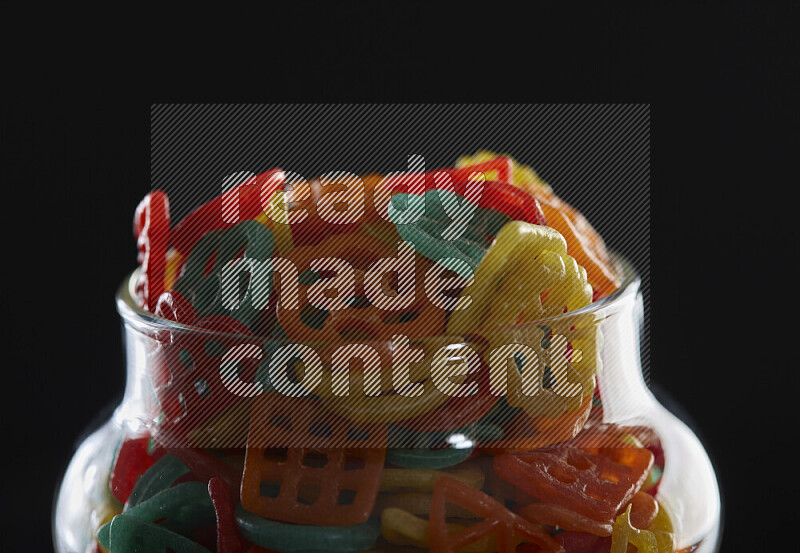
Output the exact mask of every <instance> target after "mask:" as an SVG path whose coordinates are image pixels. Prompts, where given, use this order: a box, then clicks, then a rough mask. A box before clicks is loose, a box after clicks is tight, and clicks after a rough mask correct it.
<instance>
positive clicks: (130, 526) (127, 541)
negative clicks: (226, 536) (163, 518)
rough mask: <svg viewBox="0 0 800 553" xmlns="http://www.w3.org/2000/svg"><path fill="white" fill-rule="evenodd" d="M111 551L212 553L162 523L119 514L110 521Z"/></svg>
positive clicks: (127, 552) (129, 552)
mask: <svg viewBox="0 0 800 553" xmlns="http://www.w3.org/2000/svg"><path fill="white" fill-rule="evenodd" d="M110 526H111V537H112V539H111V545H110V547H108V546H105V547H107V548H108V549H109V550H110V551H111V553H167V552H168V551H172V552H173V553H210V551H209V550H208V549H206V548H205V547H203V546H201V545H200V544H198V543H195V542H193V541H192V540H190V539H188V538H185V537H183V536H181V535H180V534H176V533H175V532H172V531H170V530H168V529H166V528H164V527H163V526H162V525H160V524H153V523H152V522H146V521H143V520H140V519H138V518H136V517H133V516H128V515H118V516H116V517H114V520H113V521H112V522H111V523H110Z"/></svg>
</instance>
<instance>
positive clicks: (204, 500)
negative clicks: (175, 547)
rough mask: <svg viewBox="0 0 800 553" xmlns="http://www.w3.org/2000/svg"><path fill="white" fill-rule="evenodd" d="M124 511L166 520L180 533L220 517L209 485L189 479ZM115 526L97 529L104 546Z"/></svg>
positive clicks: (106, 545) (168, 526)
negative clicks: (216, 514)
mask: <svg viewBox="0 0 800 553" xmlns="http://www.w3.org/2000/svg"><path fill="white" fill-rule="evenodd" d="M123 514H124V515H125V516H130V517H135V518H137V519H140V520H144V521H147V522H155V521H157V520H162V519H164V522H162V523H161V524H162V526H163V527H165V528H170V529H172V530H175V531H177V532H185V531H188V530H191V529H193V528H196V527H198V526H203V525H205V524H214V521H215V520H216V518H215V515H214V505H213V503H211V498H210V497H209V495H208V485H207V484H205V483H203V482H185V483H183V484H179V485H178V486H175V487H174V488H167V489H166V490H163V491H161V492H159V493H157V494H156V495H154V496H153V497H151V498H150V499H148V500H147V501H143V502H142V503H140V504H139V505H137V506H136V507H132V508H129V509H126V510H125V512H124V513H123ZM112 525H113V521H112V523H110V524H105V525H104V526H101V527H100V529H99V530H98V531H97V540H98V541H99V542H100V543H101V544H102V545H103V547H106V548H107V547H108V544H109V540H110V538H109V533H110V532H113V526H112ZM112 535H113V534H112ZM112 541H113V540H112Z"/></svg>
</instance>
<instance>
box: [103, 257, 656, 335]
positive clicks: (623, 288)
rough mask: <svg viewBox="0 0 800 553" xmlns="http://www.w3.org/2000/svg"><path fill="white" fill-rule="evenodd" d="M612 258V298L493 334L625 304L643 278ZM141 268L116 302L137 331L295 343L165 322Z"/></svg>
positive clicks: (622, 260) (627, 264)
mask: <svg viewBox="0 0 800 553" xmlns="http://www.w3.org/2000/svg"><path fill="white" fill-rule="evenodd" d="M611 257H612V259H613V261H614V264H615V266H616V268H617V269H618V271H617V274H618V276H619V277H620V279H621V281H620V285H619V287H618V288H617V289H616V290H615V291H614V292H612V293H611V294H609V295H608V296H606V297H604V298H602V299H600V300H598V301H596V302H593V303H591V304H589V305H587V306H586V307H582V308H581V309H576V310H575V311H568V312H566V313H561V314H559V315H554V316H552V317H547V318H543V319H538V320H536V321H531V322H526V323H522V324H515V325H511V326H507V327H499V328H496V329H494V328H493V329H491V332H501V331H504V330H505V331H508V330H524V329H526V328H534V327H539V326H542V325H543V324H548V325H549V324H557V323H558V322H559V321H563V320H567V319H570V318H573V317H576V316H579V315H589V314H593V315H596V314H598V313H599V312H601V311H603V310H606V309H610V308H611V307H612V306H615V305H618V304H620V303H622V302H623V300H624V299H625V298H628V297H630V296H635V295H636V294H637V293H638V291H639V288H640V286H641V277H640V276H639V274H638V273H637V272H636V270H635V268H634V267H633V264H631V263H630V261H628V260H627V259H626V258H625V257H623V256H621V255H619V254H616V253H613V252H612V253H611ZM140 270H141V269H140V268H136V269H135V270H133V271H132V272H131V273H130V274H129V275H128V276H127V277H126V278H125V279H124V280H123V281H122V283H121V284H120V286H119V288H118V289H117V293H116V302H117V312H118V313H119V314H120V316H121V317H122V319H123V321H124V322H125V323H126V324H129V325H131V326H133V327H134V328H136V329H138V330H141V331H147V332H152V333H154V332H164V331H167V332H184V333H200V334H214V335H219V336H225V337H230V338H235V337H241V338H242V339H244V338H246V339H247V340H254V339H256V340H270V341H273V342H279V343H292V342H293V340H290V339H287V338H276V337H273V336H257V335H253V334H247V335H243V334H237V333H225V332H219V331H215V330H209V329H206V328H201V327H196V326H191V325H187V324H183V323H179V322H176V321H171V320H169V319H164V318H162V317H159V316H157V315H155V314H154V313H151V312H150V311H147V310H145V309H143V308H142V307H140V306H139V305H138V304H137V303H136V301H135V299H134V298H135V293H134V290H135V285H136V280H137V277H138V275H139V272H140ZM481 332H486V331H479V332H478V334H480V333H481ZM442 336H443V333H439V334H433V335H428V336H414V337H412V338H413V339H414V340H425V339H433V338H440V337H442Z"/></svg>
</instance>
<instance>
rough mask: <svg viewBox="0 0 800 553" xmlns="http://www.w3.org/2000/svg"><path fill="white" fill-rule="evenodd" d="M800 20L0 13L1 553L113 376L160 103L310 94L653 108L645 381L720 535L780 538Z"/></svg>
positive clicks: (318, 9)
mask: <svg viewBox="0 0 800 553" xmlns="http://www.w3.org/2000/svg"><path fill="white" fill-rule="evenodd" d="M290 6H291V7H290ZM797 15H798V9H797V8H795V7H791V6H779V7H773V8H769V9H758V8H755V7H748V8H732V7H722V6H717V5H709V4H702V5H693V6H692V7H671V8H666V7H665V8H662V9H660V10H654V11H644V9H643V8H641V7H638V6H628V7H625V8H616V9H614V10H611V9H600V8H593V9H591V10H589V11H586V9H584V8H578V7H577V5H576V6H574V7H567V8H562V9H561V10H559V11H558V13H555V12H553V11H552V10H550V9H538V10H536V11H531V12H529V13H520V12H516V11H513V10H512V8H511V7H507V8H502V7H500V6H499V5H497V4H491V5H488V4H487V5H486V6H485V7H484V8H483V11H477V10H476V11H471V10H468V9H467V8H466V7H465V6H463V5H461V6H459V7H458V9H454V8H453V7H450V8H448V9H444V8H437V9H434V8H431V7H429V6H428V5H427V4H424V3H416V2H414V3H407V4H403V5H398V6H395V7H392V8H389V7H385V6H379V5H377V4H365V5H360V6H358V8H357V9H353V10H345V9H344V8H342V7H334V6H323V5H316V4H309V3H299V2H296V3H293V4H291V5H279V6H274V7H273V8H272V9H271V11H270V12H268V13H266V14H257V13H254V12H253V13H250V12H241V13H236V14H229V15H226V16H224V17H223V16H222V15H221V14H219V13H213V14H205V15H202V16H201V15H199V14H196V13H195V14H191V15H190V14H188V13H185V12H177V11H175V12H169V11H165V10H163V9H159V10H157V11H153V12H149V13H147V14H144V15H142V14H139V15H137V14H131V13H127V14H125V13H116V14H112V13H104V14H98V13H96V12H92V13H91V14H80V13H74V12H62V13H53V12H48V13H47V14H46V17H45V15H44V14H34V15H31V14H26V15H19V16H15V15H13V14H9V16H8V17H7V18H6V19H5V21H4V24H3V27H4V33H3V41H4V44H3V51H2V55H3V66H2V67H3V68H2V72H3V77H4V78H3V81H4V83H3V85H2V88H3V90H4V91H5V92H6V93H7V95H10V96H11V99H9V100H7V101H6V102H5V103H4V104H3V109H2V121H1V123H2V124H1V125H0V129H1V131H2V136H3V153H2V158H3V162H2V168H3V178H2V181H1V182H2V189H3V191H4V192H6V193H7V196H6V200H5V202H3V204H2V205H3V207H4V209H3V213H4V215H5V217H4V219H5V220H4V228H5V232H4V234H3V237H2V245H3V253H4V259H5V260H6V261H5V263H4V269H5V272H6V274H7V275H12V278H11V279H10V280H8V279H4V287H5V293H4V294H3V295H2V297H3V300H2V304H3V319H4V321H5V322H6V325H4V326H5V327H6V328H5V330H4V342H5V344H4V348H3V351H4V352H8V353H11V356H10V357H8V358H7V361H6V363H5V369H4V372H3V378H4V382H3V384H4V385H3V387H2V389H3V399H2V401H0V404H2V405H3V408H4V410H6V411H7V413H6V414H5V415H4V416H3V418H2V423H1V424H2V442H1V443H2V444H3V445H2V448H3V458H2V464H3V484H2V486H3V496H2V497H3V500H2V502H0V509H2V521H3V525H4V527H6V530H5V531H4V532H3V536H2V537H1V538H0V540H2V546H3V547H2V549H4V550H12V544H13V545H16V547H15V548H13V550H25V551H48V550H50V549H51V547H52V546H51V545H50V543H51V542H50V534H49V520H50V514H51V505H52V497H53V493H54V491H55V486H56V484H57V481H58V478H59V477H60V471H62V470H63V469H64V468H65V466H66V463H67V462H68V460H69V458H70V456H71V453H72V451H73V447H74V445H75V444H76V440H78V439H79V438H80V435H81V433H82V431H83V429H84V428H86V427H87V425H89V424H90V423H92V421H93V419H95V418H96V417H97V415H98V414H99V413H101V412H102V411H103V409H105V408H106V407H107V406H110V405H111V406H113V404H114V403H115V400H116V399H118V397H119V395H120V394H121V392H122V387H123V378H124V374H123V370H122V350H121V344H120V331H119V323H118V320H117V315H116V313H115V309H114V303H113V296H114V292H115V289H116V286H117V285H118V283H119V282H120V279H121V278H122V276H123V275H124V274H126V272H128V271H129V270H130V269H131V268H132V267H133V266H134V263H135V256H136V252H135V245H134V241H133V238H132V235H131V220H132V213H133V209H134V207H135V206H136V204H137V202H138V201H139V199H140V198H141V197H142V196H143V195H144V194H145V193H146V192H147V191H148V190H149V188H150V182H149V175H150V173H149V116H150V105H151V104H152V103H154V102H191V101H260V102H269V101H271V102H275V101H281V102H293V101H322V100H324V101H377V102H388V101H409V102H419V101H444V102H454V101H518V102H644V103H650V104H651V175H652V177H651V182H652V188H651V205H652V223H651V226H652V250H651V260H652V266H651V272H652V294H651V304H650V317H651V333H652V340H651V350H652V358H651V363H650V366H651V375H652V379H653V381H655V382H658V383H659V384H661V385H662V386H663V389H664V390H665V391H666V392H667V393H668V394H670V395H672V396H673V397H674V398H676V399H677V401H678V402H679V403H680V404H682V405H683V407H684V408H685V411H686V413H687V414H688V416H689V417H691V419H693V420H694V421H695V423H696V426H697V428H698V432H699V434H700V435H701V437H702V438H703V440H704V442H705V443H706V445H707V447H708V450H709V453H710V455H711V457H712V461H713V462H714V463H715V465H716V467H717V470H718V472H719V478H720V481H721V486H722V492H723V501H724V504H725V532H726V533H725V536H726V537H725V540H724V541H723V551H770V550H777V549H778V548H779V547H780V546H781V544H782V543H783V540H784V539H788V538H789V537H790V536H792V535H793V534H792V533H793V532H794V531H795V528H794V526H793V525H792V523H793V522H797V519H798V514H797V513H798V510H797V508H796V507H792V505H793V503H792V501H793V500H794V497H796V496H797V493H798V491H800V489H799V488H800V486H798V483H797V476H796V472H797V471H796V470H795V462H796V461H795V459H796V457H795V455H794V454H793V453H792V451H793V449H794V448H793V445H794V444H793V442H794V439H795V436H796V422H797V414H796V404H797V400H796V395H797V390H798V376H797V369H796V362H797V358H798V356H797V355H796V353H794V352H793V351H792V349H791V348H792V347H793V345H794V342H795V339H794V338H795V333H796V328H797V326H796V324H792V322H791V321H792V320H793V319H794V316H792V310H793V309H796V303H797V302H796V300H795V297H796V295H797V293H798V292H797V290H798V287H797V285H796V266H797V263H796V261H795V258H796V255H797V253H798V247H797V243H796V240H797V238H798V232H797V230H796V226H795V221H796V219H797V215H796V209H795V206H794V204H795V202H794V200H793V196H792V195H790V194H789V191H791V190H792V189H796V187H797V172H796V168H795V166H794V164H793V163H792V155H793V154H795V155H796V153H797V151H798V130H797V129H798V123H799V122H800V121H798V119H799V112H798V107H797V105H796V103H795V102H796V99H797V98H798V80H797V73H798V60H799V59H800V55H799V54H800V49H798V40H797V38H796V37H797V30H798V29H797ZM312 16H314V17H313V19H312ZM556 184H557V183H556ZM787 315H789V316H788V317H787ZM9 541H10V542H12V543H9ZM787 543H788V542H787Z"/></svg>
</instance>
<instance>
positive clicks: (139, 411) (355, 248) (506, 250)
mask: <svg viewBox="0 0 800 553" xmlns="http://www.w3.org/2000/svg"><path fill="white" fill-rule="evenodd" d="M285 178H286V176H285V174H284V173H283V172H281V171H279V170H273V171H270V172H267V173H264V174H262V175H259V176H258V177H256V178H255V179H254V180H253V181H252V182H247V183H245V184H243V185H242V186H241V187H240V189H238V190H236V192H237V194H238V202H239V204H238V218H230V217H226V215H225V213H226V212H225V211H224V209H223V205H224V204H225V202H226V201H228V200H230V198H231V197H230V196H228V197H226V198H223V197H221V198H218V199H216V200H214V201H212V202H210V203H209V204H206V205H204V206H201V207H200V208H198V209H197V210H195V212H193V213H192V214H191V215H190V216H189V217H187V218H186V219H185V220H184V221H182V222H180V223H179V224H177V225H174V226H171V223H170V221H169V213H168V202H167V200H166V198H165V197H164V196H163V195H161V194H160V193H154V194H151V195H149V196H148V198H147V199H146V200H145V201H144V202H143V204H142V206H140V208H139V209H138V210H137V214H136V224H135V231H136V233H137V241H138V243H139V245H140V252H141V255H140V263H141V266H140V268H139V269H138V270H137V272H135V273H134V275H132V276H131V277H130V279H129V280H128V281H126V282H125V283H124V284H123V286H122V287H121V288H120V291H119V294H118V307H119V311H120V314H121V316H122V318H123V322H124V329H125V338H126V349H127V364H128V383H127V387H126V395H125V399H124V401H123V403H122V405H121V406H120V407H119V408H118V409H117V411H116V413H115V417H114V419H113V420H112V421H110V422H109V423H108V424H107V425H106V426H104V427H103V428H102V429H101V430H100V431H98V433H96V434H95V435H94V436H93V437H90V438H89V439H88V440H87V442H85V443H84V444H83V446H82V447H81V450H79V452H78V454H76V457H75V458H74V459H73V462H72V464H71V466H70V468H69V469H68V473H67V475H66V476H65V480H64V483H63V485H62V489H61V492H60V495H59V499H58V503H57V506H56V513H55V539H56V545H57V548H58V550H59V551H63V552H73V551H76V552H81V553H83V552H85V551H104V550H110V551H112V552H128V551H170V550H171V551H176V552H184V551H186V552H194V551H198V552H201V551H216V552H218V553H233V552H251V553H258V552H263V551H278V552H284V553H301V552H302V553H309V552H314V551H334V552H338V553H350V552H354V553H355V552H360V551H384V552H394V551H402V552H407V553H413V552H415V551H434V552H455V551H464V552H476V553H478V552H494V551H500V552H509V553H510V552H515V551H516V552H528V553H536V552H560V551H561V552H566V553H600V552H611V553H619V552H625V551H628V550H629V547H632V548H636V550H638V551H640V552H644V551H650V552H654V553H655V552H658V553H664V552H674V551H679V550H680V551H683V550H686V551H689V550H692V551H714V550H715V548H716V545H717V534H718V530H719V516H720V515H719V512H720V506H719V493H718V490H717V485H716V480H715V478H714V473H713V470H712V469H711V466H710V463H709V461H708V458H707V456H706V454H705V452H704V451H703V449H702V447H701V446H700V444H699V442H698V441H697V439H696V438H695V437H694V435H693V434H692V433H691V432H690V431H689V430H688V429H687V428H686V427H685V426H684V425H683V424H682V423H681V422H679V421H678V420H677V419H675V418H674V417H673V416H672V415H671V414H669V413H668V412H667V411H666V410H664V409H663V408H662V407H661V406H660V405H658V404H657V402H656V401H655V400H654V398H653V397H652V395H651V394H650V392H649V391H648V389H647V386H646V384H645V382H644V380H643V377H642V374H641V366H640V363H639V339H638V329H639V324H640V321H639V316H640V314H641V296H640V294H639V281H638V279H637V277H636V276H635V273H634V272H633V269H632V268H631V267H629V266H628V265H627V263H626V262H625V260H623V259H621V258H618V257H615V256H612V255H610V254H609V253H608V252H606V250H605V247H604V246H603V243H602V240H601V239H600V237H599V236H598V235H597V234H596V233H595V232H594V230H593V229H591V227H590V226H589V225H588V222H586V221H585V219H583V218H582V216H581V215H580V214H579V213H577V212H576V211H575V210H574V209H573V208H571V207H569V206H567V205H566V204H564V203H563V202H562V201H561V200H559V199H558V198H557V197H556V196H555V195H554V194H553V193H552V191H551V190H550V189H549V187H547V186H546V185H543V184H542V183H541V181H539V180H538V179H536V178H535V174H532V173H531V172H529V171H528V172H526V171H525V168H522V167H520V166H517V165H516V164H514V163H513V161H512V160H511V159H510V158H507V157H496V156H494V157H492V156H484V157H482V158H480V159H470V160H466V161H465V162H464V164H463V166H462V167H457V168H453V169H448V170H439V171H432V172H429V173H423V172H409V173H407V174H403V175H390V176H389V177H386V178H381V177H374V176H368V177H365V178H364V179H360V181H361V182H360V183H354V182H352V177H347V179H350V180H345V181H342V182H324V181H323V182H321V181H310V182H293V183H287V182H286V181H285ZM398 184H402V186H398ZM478 189H479V190H478ZM326 190H332V191H333V193H336V194H338V196H337V197H336V202H333V203H332V204H325V203H324V202H323V201H322V198H323V197H324V195H325V194H326ZM476 190H477V192H476ZM354 198H356V199H358V198H360V199H361V200H368V201H364V205H366V206H367V207H366V208H365V209H363V210H362V211H361V217H360V218H359V219H358V220H352V219H349V218H347V217H346V216H345V215H342V214H341V209H340V211H339V212H338V213H339V214H338V215H337V210H336V209H333V208H329V207H325V206H326V205H338V206H339V208H341V206H342V205H350V204H348V202H351V201H352V200H353V199H354ZM370 206H371V207H370ZM264 207H266V208H267V209H264ZM345 211H346V210H345ZM236 219H238V220H236ZM551 221H553V222H552V223H551ZM549 225H552V226H549Z"/></svg>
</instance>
